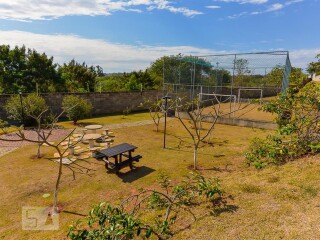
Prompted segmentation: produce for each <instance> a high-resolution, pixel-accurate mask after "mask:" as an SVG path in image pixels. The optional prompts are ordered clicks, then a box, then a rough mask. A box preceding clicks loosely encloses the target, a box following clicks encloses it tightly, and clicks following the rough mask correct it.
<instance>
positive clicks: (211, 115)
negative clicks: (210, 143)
mask: <svg viewBox="0 0 320 240" xmlns="http://www.w3.org/2000/svg"><path fill="white" fill-rule="evenodd" d="M248 105H249V104H247V105H245V106H241V105H239V106H238V107H237V109H234V110H231V111H229V112H225V113H223V112H222V110H221V104H220V101H218V99H217V97H216V96H214V99H213V101H212V104H211V105H210V106H207V107H206V105H205V104H204V102H203V101H201V100H200V99H199V98H195V99H193V101H192V102H186V101H184V99H182V98H177V99H176V112H177V117H178V119H179V121H180V122H181V123H182V125H183V127H184V128H185V129H186V130H187V132H188V133H189V135H190V137H191V139H192V142H193V166H194V169H197V153H198V149H199V145H200V143H201V142H204V140H205V139H206V138H208V136H210V135H211V133H212V131H213V129H214V127H215V125H216V123H217V120H218V119H219V117H224V116H226V115H230V114H232V113H234V112H235V111H239V110H242V109H244V108H246V107H247V106H248ZM182 113H185V114H186V115H187V116H182V115H183V114H182ZM186 117H187V118H188V119H190V120H191V124H192V126H191V127H190V126H189V125H187V123H186V122H185V121H184V120H183V119H185V118H186ZM203 122H207V123H208V124H209V127H208V129H204V128H203V127H202V125H203Z"/></svg>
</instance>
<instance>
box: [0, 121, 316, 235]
mask: <svg viewBox="0 0 320 240" xmlns="http://www.w3.org/2000/svg"><path fill="white" fill-rule="evenodd" d="M114 117H115V120H114V121H117V120H116V116H114ZM121 117H122V116H119V117H118V118H121ZM139 117H141V118H144V116H143V115H142V116H139ZM139 117H138V116H137V118H139ZM105 120H106V121H107V122H105V123H104V122H102V121H101V122H98V120H92V119H90V122H94V123H104V124H108V123H109V122H111V121H113V120H109V119H108V118H105ZM118 120H119V119H118ZM66 124H67V123H66ZM167 126H168V130H167V131H168V136H167V147H168V149H162V140H163V134H162V133H161V132H159V133H156V132H154V131H153V129H154V127H153V126H152V125H145V126H138V127H127V128H120V129H115V130H114V133H115V135H116V138H115V144H119V143H123V142H128V143H131V144H133V145H136V146H138V149H137V150H136V153H137V154H140V155H142V156H143V158H142V159H141V160H140V162H139V163H137V164H136V166H137V168H136V169H135V170H133V171H130V170H129V168H128V169H127V168H126V169H122V170H121V171H122V174H120V175H119V176H117V175H115V174H108V173H106V171H105V168H104V165H103V164H102V163H101V162H99V161H97V160H94V159H90V160H89V163H86V162H82V161H78V163H81V164H83V165H86V166H89V167H91V168H93V169H94V170H95V172H94V175H93V176H91V177H90V176H87V175H79V174H78V175H77V178H76V180H73V179H72V174H71V172H70V171H69V170H68V169H64V175H63V178H62V183H61V190H60V192H59V203H60V206H61V207H62V209H63V212H62V213H61V214H60V216H59V217H60V229H59V230H57V231H23V230H22V229H21V209H22V207H23V206H49V205H50V204H52V202H53V197H52V191H53V189H54V184H55V178H56V175H57V170H58V169H57V167H58V165H57V164H55V163H52V162H50V161H48V160H46V159H31V158H30V157H29V156H31V155H33V154H34V153H35V152H36V147H35V146H27V147H24V148H21V149H18V150H16V151H14V152H12V153H10V154H8V155H5V156H3V157H2V158H0V164H1V171H0V179H1V184H0V191H1V195H0V201H1V205H0V215H1V217H0V239H2V238H4V239H34V240H36V239H65V238H66V234H67V230H68V228H69V225H70V224H72V223H73V222H74V221H75V220H76V219H79V218H82V217H81V216H79V214H84V215H85V214H87V213H88V211H89V209H90V206H91V205H92V204H94V203H98V202H100V201H110V202H112V203H119V201H120V200H121V199H122V198H124V197H126V196H128V195H130V194H132V193H136V192H137V190H138V189H139V188H154V187H156V186H157V183H156V179H157V177H158V174H159V172H165V173H167V174H168V175H169V176H171V178H172V179H173V180H179V179H181V178H182V176H184V175H186V174H187V173H188V172H189V171H190V166H191V165H192V163H193V152H192V145H191V144H190V140H189V138H188V135H187V132H186V131H185V129H183V128H182V126H181V124H180V123H179V121H178V120H177V119H174V120H172V121H169V122H168V123H167ZM204 127H206V125H204ZM268 133H269V131H266V130H260V129H251V128H244V127H236V126H226V125H216V127H215V129H214V132H213V134H212V141H213V143H214V144H213V146H211V145H205V146H203V147H202V148H201V149H200V150H199V155H198V166H199V167H200V169H201V170H200V172H201V173H202V174H203V175H205V176H207V177H219V178H220V179H221V180H222V183H221V184H222V188H223V190H225V192H226V196H229V200H228V207H227V208H225V209H222V210H221V211H220V212H212V211H211V210H210V209H208V208H205V207H200V208H197V209H194V213H195V215H196V217H197V219H198V220H197V221H196V222H192V219H191V218H190V222H189V223H179V222H178V221H177V227H181V228H182V227H185V226H188V227H186V228H185V229H184V230H181V229H180V230H181V231H179V229H175V231H177V234H176V235H175V237H174V239H318V238H319V236H320V228H319V222H320V214H319V208H320V205H319V202H318V195H319V194H318V192H319V190H320V174H319V171H320V161H319V159H318V157H309V158H305V159H300V160H297V161H295V162H292V163H289V164H286V165H284V166H279V167H275V166H271V167H268V168H266V169H264V170H261V171H257V170H255V169H253V168H248V167H247V166H246V165H245V164H244V158H243V154H242V153H243V151H244V149H245V148H246V147H247V146H248V145H249V142H250V140H251V139H253V138H254V137H263V136H266V135H267V134H268ZM43 151H44V152H45V153H46V155H47V156H51V155H52V154H53V152H52V151H51V150H50V149H48V148H47V149H46V148H43ZM45 193H51V196H50V197H49V198H43V197H42V195H43V194H45ZM76 214H78V215H76ZM189 224H190V225H189Z"/></svg>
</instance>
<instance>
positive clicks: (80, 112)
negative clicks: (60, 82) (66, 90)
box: [62, 95, 92, 125]
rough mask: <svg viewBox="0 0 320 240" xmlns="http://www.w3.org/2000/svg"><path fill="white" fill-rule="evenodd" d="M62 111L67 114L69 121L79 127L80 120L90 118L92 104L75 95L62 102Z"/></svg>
mask: <svg viewBox="0 0 320 240" xmlns="http://www.w3.org/2000/svg"><path fill="white" fill-rule="evenodd" d="M62 109H63V110H64V111H65V112H66V113H67V117H68V118H69V120H72V121H73V124H74V125H77V122H78V120H81V119H83V118H86V117H88V116H90V114H91V110H92V104H91V103H90V102H89V101H88V100H86V99H83V98H81V97H78V96H75V95H68V96H65V97H64V98H63V100H62Z"/></svg>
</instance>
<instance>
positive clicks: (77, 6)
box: [0, 0, 202, 21]
mask: <svg viewBox="0 0 320 240" xmlns="http://www.w3.org/2000/svg"><path fill="white" fill-rule="evenodd" d="M145 8H149V9H162V10H167V11H170V12H174V13H181V14H183V15H185V16H188V17H190V16H195V15H198V14H202V13H201V12H199V11H196V10H192V9H188V8H186V7H175V6H174V5H173V4H172V3H171V2H169V1H166V0H120V1H119V0H10V1H7V0H0V19H10V20H19V21H33V20H50V19H55V18H59V17H63V16H72V15H88V16H97V15H105V16H107V15H110V14H112V13H113V12H115V11H136V12H141V11H143V10H145Z"/></svg>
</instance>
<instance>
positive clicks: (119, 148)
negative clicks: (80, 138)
mask: <svg viewBox="0 0 320 240" xmlns="http://www.w3.org/2000/svg"><path fill="white" fill-rule="evenodd" d="M136 148H138V147H136V146H133V145H131V144H129V143H122V144H119V145H116V146H113V147H110V148H106V149H102V150H100V151H99V152H100V153H102V154H104V155H105V156H107V157H113V156H116V155H119V154H120V153H124V152H128V151H132V150H134V149H136Z"/></svg>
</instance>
